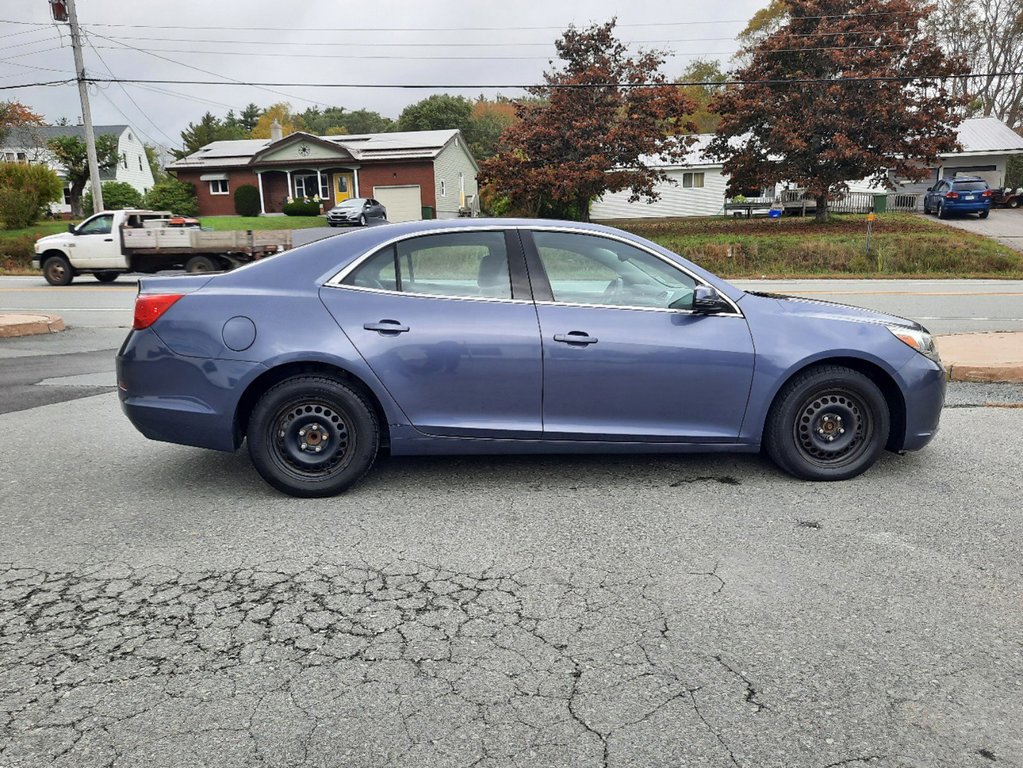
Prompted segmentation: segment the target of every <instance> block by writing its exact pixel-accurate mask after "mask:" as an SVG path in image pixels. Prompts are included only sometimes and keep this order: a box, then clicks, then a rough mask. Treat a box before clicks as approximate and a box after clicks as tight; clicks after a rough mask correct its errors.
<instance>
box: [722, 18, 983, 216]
mask: <svg viewBox="0 0 1023 768" xmlns="http://www.w3.org/2000/svg"><path fill="white" fill-rule="evenodd" d="M783 2H784V3H785V8H786V12H787V18H786V20H785V21H784V22H783V23H782V24H781V25H780V26H779V27H778V29H777V30H776V31H774V32H772V33H770V34H768V35H766V36H764V37H763V38H761V39H760V40H759V41H758V42H757V43H755V44H754V45H753V47H751V48H750V49H748V50H746V51H744V52H743V53H744V54H746V55H748V62H749V63H748V64H746V65H745V66H743V67H741V68H740V69H738V70H737V71H736V72H735V73H733V78H734V80H736V81H739V82H738V83H737V84H734V85H729V86H727V87H726V88H725V90H724V91H723V92H722V93H721V94H720V95H719V96H718V97H717V98H716V99H715V100H714V101H713V102H712V104H711V105H710V106H711V109H713V110H714V111H716V112H717V113H718V114H720V115H721V123H720V126H719V128H718V132H717V135H716V137H715V138H714V140H713V141H712V142H711V144H710V146H709V147H708V151H707V153H708V154H709V155H711V156H714V157H717V158H719V159H722V160H724V161H725V163H724V171H725V173H726V174H727V175H728V176H729V182H728V190H729V193H730V194H735V193H737V192H738V191H739V190H742V189H746V188H750V187H761V186H767V185H770V184H774V183H776V182H779V181H783V180H784V181H790V182H793V183H796V184H799V185H800V186H803V187H805V188H806V190H807V192H808V193H809V194H811V195H812V196H813V197H814V198H815V200H816V204H817V205H816V210H817V218H818V220H824V219H826V218H827V217H828V200H829V198H832V197H834V196H836V195H838V194H840V193H841V192H843V191H844V190H846V189H847V184H846V182H848V181H850V180H855V179H862V178H869V179H871V180H872V181H874V182H876V183H882V184H890V182H889V181H888V174H889V172H890V171H893V172H895V173H896V174H898V175H900V176H903V177H907V178H914V179H921V178H924V177H925V176H926V175H927V173H928V171H927V166H928V165H929V164H932V163H934V162H935V160H936V158H937V156H938V154H940V153H943V152H951V151H954V150H955V149H956V147H957V140H956V133H955V127H956V125H957V124H958V123H959V122H960V119H961V117H960V114H959V107H961V105H962V103H963V102H962V99H957V98H956V97H954V96H953V95H952V94H951V93H950V92H949V89H948V87H947V80H946V78H948V77H950V76H952V75H956V74H959V73H960V72H961V71H962V68H961V67H960V65H959V64H958V63H956V62H952V61H950V60H949V59H948V58H947V57H945V55H944V54H943V53H942V51H941V49H940V48H939V47H938V44H937V41H936V40H935V39H934V37H933V36H932V35H929V34H927V33H926V32H925V31H924V30H923V29H922V22H923V20H924V17H925V14H926V12H927V7H926V6H924V5H923V3H922V2H919V0H859V1H858V2H854V1H853V0H783ZM839 43H840V44H839ZM786 80H792V81H794V82H792V83H791V84H787V83H786V82H785V81H786Z"/></svg>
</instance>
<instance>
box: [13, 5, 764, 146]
mask: <svg viewBox="0 0 1023 768" xmlns="http://www.w3.org/2000/svg"><path fill="white" fill-rule="evenodd" d="M767 2H768V0H732V1H731V2H728V3H723V2H718V3H707V2H692V1H691V0H655V1H653V2H639V0H632V2H622V1H621V0H618V2H614V1H613V0H587V2H585V3H584V2H567V1H566V0H547V2H529V1H528V0H527V1H526V2H523V0H519V2H506V1H505V2H494V1H493V0H477V2H475V3H473V2H465V0H460V1H459V2H453V1H452V0H432V1H428V2H423V1H422V0H419V1H418V2H414V1H413V0H402V1H401V2H398V0H369V1H367V2H350V1H349V2H346V3H340V2H327V3H302V4H298V3H292V2H288V0H279V1H277V2H266V1H265V0H248V1H247V2H237V1H236V0H228V1H227V2H223V1H218V0H207V1H206V2H197V1H196V0H179V2H177V3H167V2H159V3H157V2H155V1H154V0H139V1H138V2H133V3H128V2H125V1H124V0H78V2H77V7H78V18H79V21H80V23H81V24H82V26H83V28H84V29H85V30H86V32H87V35H88V38H89V42H90V43H91V46H90V45H87V46H86V51H85V63H86V69H87V71H88V72H89V73H90V74H93V75H95V76H98V77H106V76H109V73H113V75H114V76H116V77H121V78H136V79H158V80H176V81H181V80H212V81H217V82H221V81H223V82H229V81H231V80H235V81H244V82H280V83H284V82H287V83H306V82H309V83H346V84H355V85H360V86H366V87H359V88H323V87H320V88H316V87H307V86H301V87H299V86H287V87H281V88H274V89H271V90H272V91H273V92H271V90H266V89H260V88H255V87H251V86H240V85H187V84H166V85H125V86H124V87H123V88H122V87H121V86H119V85H115V84H111V85H107V86H102V87H99V86H93V87H92V89H91V92H92V95H91V104H92V113H93V120H94V122H95V123H96V124H113V123H128V124H130V125H132V126H134V127H135V128H136V130H137V131H138V132H139V133H140V134H141V135H142V137H143V139H144V140H146V141H148V142H149V143H153V144H161V145H163V146H165V147H169V146H179V145H180V136H179V134H180V132H181V130H182V129H183V128H184V127H185V126H186V125H187V124H188V123H189V122H193V121H196V120H198V118H199V117H200V116H201V115H202V113H203V112H205V111H206V110H207V109H208V110H210V111H211V112H213V113H214V114H215V115H220V116H222V115H223V114H224V113H226V112H227V110H228V109H231V108H234V109H235V110H236V111H238V110H240V109H241V108H242V107H244V106H245V105H246V104H248V103H249V102H255V103H257V104H259V105H260V106H267V105H269V104H272V103H274V102H278V101H287V102H290V103H291V105H292V107H293V108H294V109H295V110H297V111H302V110H303V109H305V108H306V107H307V106H320V107H325V106H341V107H344V108H346V109H349V110H351V109H360V108H365V109H371V110H376V111H378V112H380V113H381V114H383V115H385V116H387V117H391V118H395V117H397V116H398V114H399V113H400V112H401V110H402V108H403V107H405V106H406V105H408V104H410V103H412V102H415V101H418V100H420V99H422V98H425V97H426V96H428V95H430V94H431V93H437V92H447V93H453V94H461V95H464V96H468V97H474V96H478V95H479V94H480V93H484V94H486V95H487V96H491V97H492V96H493V95H494V94H496V93H498V92H500V93H503V94H505V95H507V96H514V95H517V94H520V93H521V91H517V90H515V89H512V88H508V87H505V88H500V89H494V88H485V87H483V86H487V85H511V84H532V83H538V82H540V81H541V78H542V73H543V72H544V70H545V69H547V68H549V64H548V61H549V59H550V58H552V57H553V56H554V44H553V41H554V40H555V39H556V38H557V37H558V36H559V34H560V33H561V32H562V31H563V30H564V29H565V28H566V27H567V26H568V25H569V24H575V25H577V26H585V25H588V24H590V23H592V22H604V21H607V20H609V19H610V18H611V17H613V16H617V17H618V25H619V27H618V35H619V39H621V40H622V41H624V42H626V43H629V44H630V45H631V47H632V48H634V49H636V48H639V47H646V48H660V49H664V50H668V51H670V52H671V56H670V57H669V58H668V60H667V62H666V64H665V66H664V71H665V73H666V74H667V75H668V76H670V77H674V76H677V75H678V74H680V73H681V71H682V70H683V69H684V68H685V66H686V64H687V63H688V62H690V61H691V60H692V59H693V58H717V59H720V60H721V61H722V63H723V64H724V65H727V63H728V60H729V58H730V57H731V54H732V53H733V52H734V50H735V41H734V39H735V35H736V34H737V33H738V32H739V31H740V30H741V29H742V28H743V26H744V25H745V23H746V20H748V19H749V18H750V17H751V16H752V15H753V13H754V12H755V11H756V10H758V9H759V8H762V7H764V6H766V5H767ZM172 27H174V28H172ZM199 70H205V71H199ZM73 74H74V63H73V59H72V54H71V47H70V37H69V34H68V28H67V25H66V24H59V25H57V24H54V23H52V19H51V17H50V11H49V3H48V1H47V0H19V1H18V2H17V3H15V2H13V0H6V1H5V2H3V3H2V4H0V85H4V86H6V85H14V84H20V83H31V82H39V81H46V80H57V79H62V78H65V77H68V76H73ZM411 84H424V85H439V86H448V87H441V88H436V89H425V90H410V89H398V88H394V87H385V86H394V85H411ZM455 85H467V86H473V87H471V88H464V89H455V88H454V87H453V86H455ZM7 99H17V100H19V101H21V102H23V103H25V104H27V105H28V106H30V107H31V108H33V109H34V110H35V111H36V112H39V113H41V114H42V115H43V116H44V118H45V119H46V120H47V121H55V120H57V119H59V118H60V117H67V118H69V119H70V120H71V121H72V122H78V121H79V119H80V115H81V107H80V105H79V100H78V91H77V88H76V87H75V85H73V84H69V85H61V86H51V87H32V88H24V89H19V90H4V91H0V100H7Z"/></svg>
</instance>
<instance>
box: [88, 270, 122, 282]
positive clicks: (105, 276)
mask: <svg viewBox="0 0 1023 768" xmlns="http://www.w3.org/2000/svg"><path fill="white" fill-rule="evenodd" d="M119 274H121V273H120V272H96V273H95V274H94V275H93V277H95V278H96V279H97V280H99V281H100V282H101V283H112V282H114V280H116V279H117V276H118V275H119Z"/></svg>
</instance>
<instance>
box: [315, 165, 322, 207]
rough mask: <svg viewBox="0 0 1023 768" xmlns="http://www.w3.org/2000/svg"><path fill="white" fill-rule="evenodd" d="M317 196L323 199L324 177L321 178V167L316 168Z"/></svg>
mask: <svg viewBox="0 0 1023 768" xmlns="http://www.w3.org/2000/svg"><path fill="white" fill-rule="evenodd" d="M316 196H317V197H319V198H320V200H321V201H323V179H321V178H320V169H319V168H317V169H316Z"/></svg>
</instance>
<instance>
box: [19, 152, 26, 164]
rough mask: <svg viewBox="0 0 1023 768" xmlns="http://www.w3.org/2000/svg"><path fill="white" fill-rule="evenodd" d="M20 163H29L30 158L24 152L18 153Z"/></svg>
mask: <svg viewBox="0 0 1023 768" xmlns="http://www.w3.org/2000/svg"><path fill="white" fill-rule="evenodd" d="M18 162H19V163H27V162H28V158H27V157H26V156H25V153H24V152H19V153H18Z"/></svg>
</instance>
